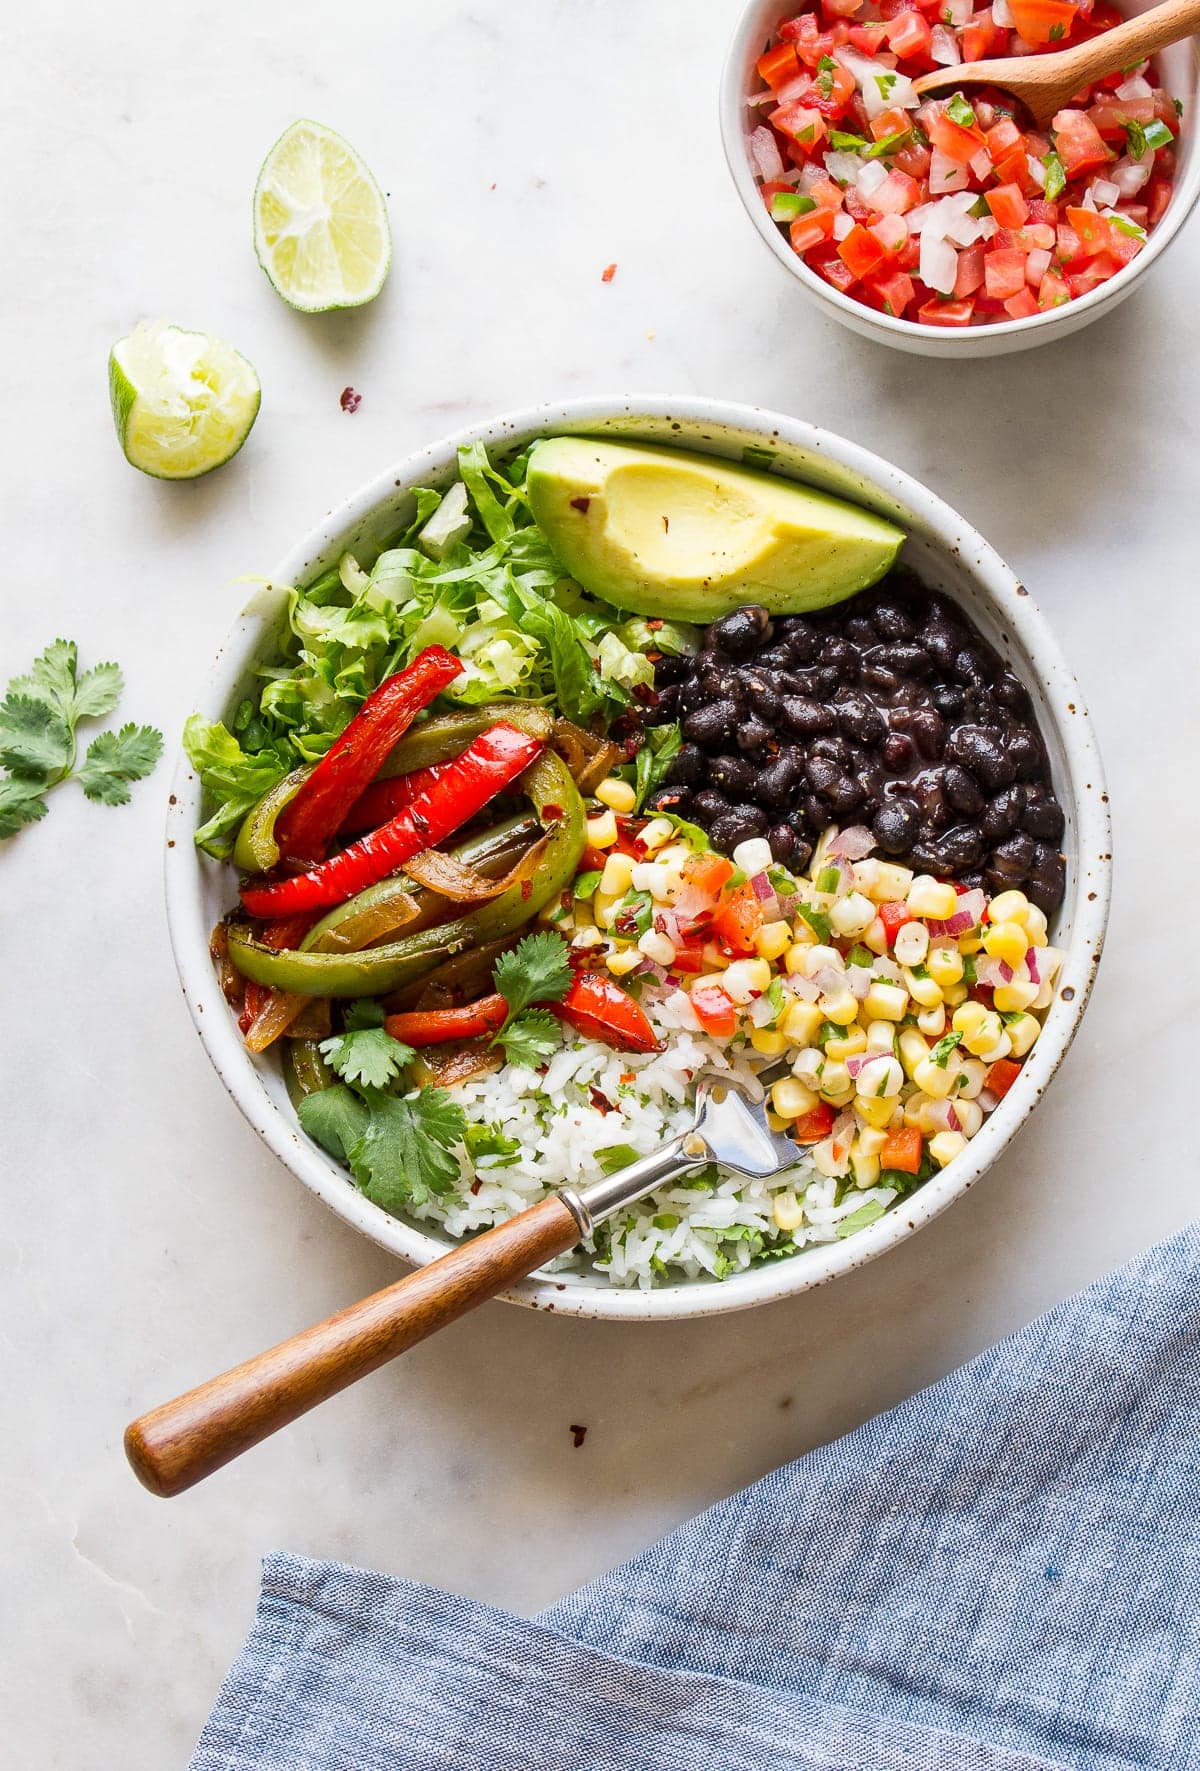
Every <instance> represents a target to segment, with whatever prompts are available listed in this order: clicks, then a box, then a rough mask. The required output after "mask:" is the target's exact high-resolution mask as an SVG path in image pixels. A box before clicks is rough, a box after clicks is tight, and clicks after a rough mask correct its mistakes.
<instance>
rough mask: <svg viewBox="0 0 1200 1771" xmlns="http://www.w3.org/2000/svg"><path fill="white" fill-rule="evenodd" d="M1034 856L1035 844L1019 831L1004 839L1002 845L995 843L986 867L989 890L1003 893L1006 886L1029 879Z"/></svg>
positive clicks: (1035, 853) (1035, 854) (1018, 883)
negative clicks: (989, 883) (989, 884)
mask: <svg viewBox="0 0 1200 1771" xmlns="http://www.w3.org/2000/svg"><path fill="white" fill-rule="evenodd" d="M1036 856H1037V844H1036V843H1035V842H1034V841H1033V839H1032V838H1031V837H1028V836H1025V835H1024V834H1022V833H1021V832H1020V831H1018V833H1017V834H1016V835H1015V836H1008V837H1005V839H1004V841H1003V842H1002V843H997V845H996V847H995V848H994V849H993V850H992V853H991V856H990V857H989V860H988V865H987V877H988V880H989V882H991V890H992V891H1003V890H1004V889H1005V887H1006V886H1016V885H1020V884H1021V882H1022V881H1023V880H1025V879H1027V878H1028V877H1029V869H1030V868H1031V867H1032V866H1033V863H1034V860H1035V858H1036Z"/></svg>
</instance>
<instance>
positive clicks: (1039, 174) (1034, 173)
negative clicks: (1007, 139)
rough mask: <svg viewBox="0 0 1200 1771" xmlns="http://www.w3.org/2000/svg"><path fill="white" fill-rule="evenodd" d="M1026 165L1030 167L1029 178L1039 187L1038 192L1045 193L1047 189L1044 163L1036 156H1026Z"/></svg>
mask: <svg viewBox="0 0 1200 1771" xmlns="http://www.w3.org/2000/svg"><path fill="white" fill-rule="evenodd" d="M1025 164H1026V165H1027V166H1028V168H1029V176H1030V178H1031V179H1032V180H1033V182H1034V184H1035V185H1036V186H1037V188H1038V190H1039V191H1044V190H1045V188H1046V168H1045V167H1044V166H1043V165H1042V162H1041V161H1040V160H1039V159H1038V157H1037V155H1036V154H1026V156H1025Z"/></svg>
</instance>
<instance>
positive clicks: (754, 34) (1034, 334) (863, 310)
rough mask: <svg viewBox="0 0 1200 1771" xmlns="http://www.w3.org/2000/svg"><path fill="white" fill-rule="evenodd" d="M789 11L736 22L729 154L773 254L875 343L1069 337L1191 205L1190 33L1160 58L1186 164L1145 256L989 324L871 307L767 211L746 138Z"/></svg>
mask: <svg viewBox="0 0 1200 1771" xmlns="http://www.w3.org/2000/svg"><path fill="white" fill-rule="evenodd" d="M1154 4H1156V0H1130V3H1129V4H1128V5H1125V6H1123V7H1122V10H1123V11H1125V12H1127V13H1129V14H1137V13H1141V12H1147V11H1149V9H1150V7H1151V6H1152V5H1154ZM788 16H789V8H788V5H787V0H782V4H781V3H780V0H750V3H749V5H747V6H746V8H745V10H744V11H743V13H742V16H741V19H740V20H739V22H738V27H737V30H736V31H735V32H734V36H733V42H732V43H731V44H730V46H729V53H728V55H727V56H726V58H725V69H724V72H723V74H722V76H721V137H722V140H723V142H724V144H725V158H726V160H727V161H728V162H729V170H730V172H732V174H733V182H734V184H735V185H736V186H737V190H738V195H739V196H740V197H741V199H742V202H743V203H744V204H745V206H746V213H747V214H748V215H749V217H750V219H751V221H752V222H753V223H754V226H755V227H756V228H757V230H758V232H759V234H760V236H761V237H762V239H764V240H765V241H766V243H767V245H768V246H769V247H770V249H771V251H772V253H773V254H774V256H775V258H776V259H777V260H778V261H779V263H780V264H781V265H782V266H783V267H784V269H785V270H786V271H787V272H788V274H789V276H791V277H794V278H795V280H796V281H797V283H798V284H799V285H800V287H801V289H803V290H804V292H805V294H806V295H808V296H810V297H812V298H813V299H814V300H815V301H816V302H817V304H818V305H819V306H820V307H822V308H824V310H825V312H826V313H827V314H832V316H833V317H834V319H836V320H840V321H841V322H842V325H843V326H849V327H850V329H851V331H853V332H860V333H861V334H862V335H863V337H864V338H873V339H875V340H876V342H877V343H880V344H890V345H893V346H895V348H896V349H897V350H902V351H914V352H916V353H917V355H919V356H923V357H955V358H959V359H961V358H963V357H995V356H1001V355H1003V354H1004V353H1005V352H1008V351H1019V350H1027V349H1028V348H1029V347H1030V346H1031V345H1035V344H1048V343H1049V342H1050V340H1051V339H1053V338H1065V337H1066V336H1067V334H1068V333H1069V332H1077V331H1078V330H1079V328H1080V327H1081V326H1086V325H1087V324H1088V323H1089V321H1091V320H1095V319H1098V318H1099V316H1100V315H1101V314H1107V313H1111V312H1112V310H1113V308H1115V307H1116V306H1117V304H1118V302H1122V301H1124V299H1125V297H1126V296H1127V295H1131V294H1132V293H1133V291H1134V289H1135V288H1136V287H1137V285H1138V283H1139V282H1140V280H1141V279H1142V278H1143V277H1144V276H1145V275H1146V273H1147V271H1148V270H1149V269H1150V267H1151V265H1152V264H1154V263H1155V261H1156V260H1157V259H1159V258H1161V256H1162V254H1163V253H1164V252H1165V251H1166V249H1167V247H1168V246H1169V245H1170V244H1171V241H1172V240H1173V239H1174V238H1175V236H1176V234H1178V232H1179V230H1180V228H1181V227H1182V226H1183V224H1184V222H1185V221H1186V220H1187V218H1188V216H1189V215H1190V214H1191V212H1192V209H1193V208H1194V206H1195V203H1196V199H1197V197H1198V196H1200V152H1198V151H1197V145H1196V111H1197V108H1198V106H1200V48H1198V46H1197V40H1196V39H1194V38H1190V39H1188V40H1187V41H1186V42H1184V43H1176V44H1175V45H1174V46H1173V47H1172V48H1170V49H1167V50H1164V51H1163V52H1162V54H1161V55H1160V56H1159V58H1158V60H1159V66H1160V67H1161V69H1162V73H1163V78H1164V81H1165V83H1166V85H1167V88H1168V90H1169V91H1170V93H1171V95H1172V97H1174V98H1177V99H1179V101H1180V102H1181V103H1182V105H1183V120H1182V134H1181V136H1180V138H1179V150H1178V151H1179V170H1178V176H1177V179H1176V183H1175V191H1174V194H1173V196H1172V198H1171V203H1170V207H1169V208H1168V210H1167V213H1166V214H1165V215H1164V216H1163V219H1162V220H1161V221H1160V222H1159V224H1158V226H1157V227H1156V228H1155V229H1154V232H1153V233H1152V234H1151V235H1150V239H1149V242H1148V244H1147V245H1146V246H1145V247H1144V248H1143V250H1142V251H1141V252H1139V253H1138V256H1137V257H1136V258H1135V259H1134V260H1133V261H1132V263H1130V264H1129V265H1127V266H1126V268H1125V269H1124V270H1121V271H1118V272H1117V274H1116V276H1115V277H1111V278H1110V279H1109V281H1108V282H1107V283H1101V284H1100V286H1099V287H1098V288H1096V289H1093V290H1092V292H1091V294H1090V295H1084V296H1081V297H1080V299H1079V300H1078V301H1070V302H1067V303H1066V305H1065V306H1064V307H1059V308H1052V309H1051V310H1050V311H1049V312H1048V313H1044V314H1034V315H1032V316H1031V317H1030V318H1029V319H1027V320H1004V321H1002V322H999V323H997V324H996V325H991V326H964V327H962V328H961V329H955V328H952V327H939V326H923V325H921V324H920V323H919V322H914V321H911V320H896V319H891V318H889V316H888V315H887V314H880V313H876V312H875V310H874V309H873V308H869V307H864V305H863V304H862V302H860V301H855V300H853V299H852V297H850V296H849V295H843V294H842V293H841V291H840V290H838V289H835V288H834V287H833V285H832V284H831V283H827V282H826V281H825V279H824V277H819V276H818V275H817V273H816V271H813V270H810V269H809V267H808V266H807V265H806V264H805V263H804V261H803V259H801V258H799V257H798V256H797V255H796V253H794V252H793V251H792V249H791V247H790V246H789V245H788V242H787V240H786V239H785V238H784V236H783V234H782V233H781V232H780V230H779V227H778V226H777V224H776V223H775V222H773V221H772V220H771V218H770V216H769V215H768V214H767V210H766V205H765V204H764V203H763V200H762V197H761V196H760V194H759V188H758V182H757V180H756V178H755V176H754V170H753V167H752V165H751V162H750V153H749V149H748V147H747V145H746V144H747V140H748V138H749V135H750V131H751V130H752V129H753V128H754V127H755V124H756V122H757V120H758V112H757V110H756V109H755V108H753V107H751V106H749V105H747V103H746V99H747V96H748V95H749V94H750V93H752V92H755V91H757V90H758V89H759V87H760V85H761V82H760V81H759V79H758V77H757V75H756V73H755V68H754V64H755V62H756V61H757V60H758V58H759V56H760V55H761V54H762V53H763V51H764V49H765V48H766V47H767V42H768V40H769V38H770V37H771V34H772V32H773V31H774V29H775V27H776V25H778V23H779V21H780V20H781V19H784V18H787V17H788Z"/></svg>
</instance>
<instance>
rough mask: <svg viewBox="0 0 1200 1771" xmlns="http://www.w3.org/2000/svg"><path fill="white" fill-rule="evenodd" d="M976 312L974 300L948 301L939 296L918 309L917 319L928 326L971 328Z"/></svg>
mask: <svg viewBox="0 0 1200 1771" xmlns="http://www.w3.org/2000/svg"><path fill="white" fill-rule="evenodd" d="M974 312H975V303H974V301H973V300H968V301H946V300H943V298H942V297H941V296H940V295H939V296H935V297H934V298H933V300H932V301H927V302H926V303H925V305H924V307H921V308H918V309H917V318H918V320H921V321H922V322H923V323H924V324H925V325H926V326H969V325H970V324H971V315H972V314H973V313H974Z"/></svg>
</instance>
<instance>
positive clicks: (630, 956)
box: [604, 947, 642, 978]
mask: <svg viewBox="0 0 1200 1771" xmlns="http://www.w3.org/2000/svg"><path fill="white" fill-rule="evenodd" d="M604 963H605V965H606V966H607V967H608V969H609V971H610V972H611V973H612V974H613V977H614V978H623V977H625V976H626V974H627V973H628V972H636V970H637V968H638V967H639V966H640V965H641V963H642V956H641V954H640V953H639V952H638V950H637V948H636V947H618V948H617V949H616V951H615V952H614V953H610V954H609V956H608V958H607V959H606V960H605V962H604Z"/></svg>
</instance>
